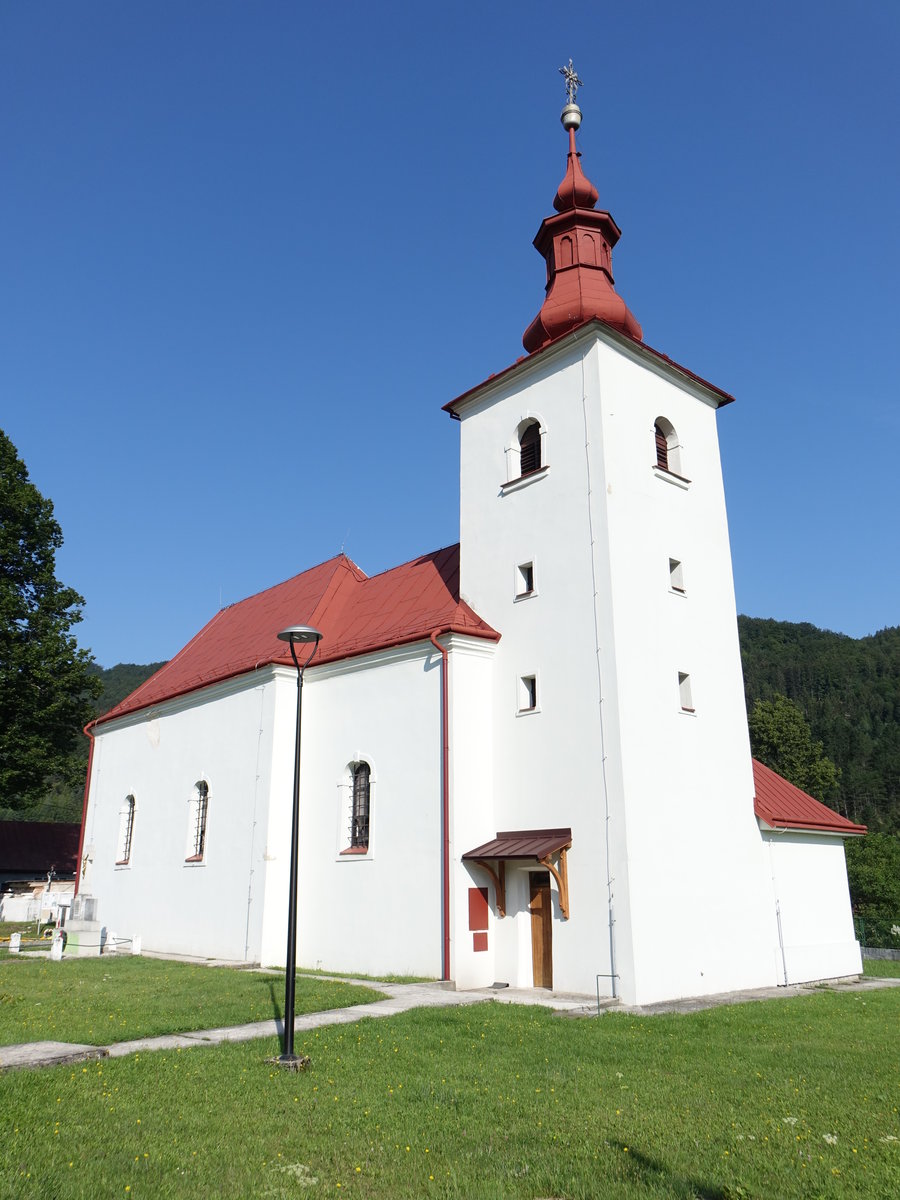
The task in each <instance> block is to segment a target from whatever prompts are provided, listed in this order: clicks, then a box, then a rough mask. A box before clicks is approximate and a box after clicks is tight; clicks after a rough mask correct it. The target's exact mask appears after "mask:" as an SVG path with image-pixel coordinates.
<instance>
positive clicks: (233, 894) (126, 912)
mask: <svg viewBox="0 0 900 1200" xmlns="http://www.w3.org/2000/svg"><path fill="white" fill-rule="evenodd" d="M267 676H268V677H267V681H248V680H247V679H246V678H244V679H242V680H240V681H230V682H228V683H225V684H221V685H218V686H216V687H213V688H207V689H204V690H203V691H201V692H197V693H194V694H193V695H192V696H190V697H188V698H185V699H182V700H174V701H170V702H169V703H167V704H164V705H161V706H160V707H158V708H156V709H153V710H151V711H149V712H143V713H138V714H135V715H134V716H131V717H124V718H122V719H121V720H119V721H115V722H110V723H109V724H108V725H105V726H102V727H101V730H100V731H99V732H98V734H97V736H96V745H95V748H94V756H93V764H92V771H91V786H90V796H89V802H88V810H87V819H86V825H85V839H84V840H85V847H86V850H87V852H88V853H89V858H90V860H91V861H90V863H89V866H88V871H87V874H86V875H85V877H84V878H83V879H82V882H81V886H80V891H81V892H82V893H85V894H90V895H93V896H96V897H97V899H98V901H99V907H98V919H99V920H100V921H102V923H103V924H104V925H105V926H106V927H107V928H108V929H110V930H114V931H115V932H116V933H118V934H119V935H120V936H123V937H125V936H127V937H130V936H132V935H135V934H137V935H140V936H141V937H142V939H143V945H144V947H145V949H148V950H154V951H159V952H162V953H171V954H188V955H190V954H200V955H204V956H210V957H221V958H227V959H232V960H236V961H250V962H253V961H256V960H258V958H259V953H260V921H261V915H262V891H263V885H264V879H265V875H264V862H263V851H264V843H265V838H264V833H265V826H266V820H267V814H266V809H267V805H268V788H269V780H268V766H267V764H268V759H269V755H270V751H269V745H268V736H269V735H268V733H267V730H268V729H269V728H270V727H271V710H272V702H273V686H274V685H273V683H272V680H271V676H270V675H268V673H267ZM200 780H205V781H206V782H207V783H208V786H209V801H208V814H207V828H206V843H205V847H204V853H203V860H202V862H197V863H188V862H186V861H185V860H186V858H187V857H188V855H189V852H190V850H189V847H188V838H189V830H188V823H189V807H190V799H191V795H192V792H193V789H194V785H195V783H197V782H198V781H200ZM129 795H132V796H134V801H135V807H134V824H133V831H132V844H131V855H130V859H129V862H128V863H127V865H120V866H117V865H116V860H117V857H118V856H119V853H120V852H121V851H120V847H119V846H118V839H119V825H120V821H119V810H120V808H121V806H122V803H123V801H124V799H125V797H127V796H129Z"/></svg>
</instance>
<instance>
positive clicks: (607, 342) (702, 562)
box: [80, 102, 864, 1003]
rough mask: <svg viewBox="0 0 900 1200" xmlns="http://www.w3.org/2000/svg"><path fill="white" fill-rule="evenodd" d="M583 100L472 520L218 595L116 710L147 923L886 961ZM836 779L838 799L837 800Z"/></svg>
mask: <svg viewBox="0 0 900 1200" xmlns="http://www.w3.org/2000/svg"><path fill="white" fill-rule="evenodd" d="M580 119H581V114H580V111H579V110H578V108H577V105H575V104H574V103H573V102H572V103H570V104H568V105H567V106H566V108H565V109H564V110H563V123H564V125H565V127H566V129H567V131H568V135H569V153H568V160H567V169H566V175H565V178H564V179H563V182H562V183H561V184H560V187H559V189H558V191H557V194H556V197H555V199H554V208H555V210H556V212H555V215H553V216H551V217H548V218H547V219H546V220H545V221H544V222H543V223H542V225H541V228H540V230H539V232H538V234H537V237H536V238H535V246H536V247H537V249H538V250H539V252H540V253H541V254H542V255H543V257H544V258H545V260H546V264H547V289H546V298H545V300H544V303H543V306H542V308H541V310H540V312H539V314H538V315H537V316H536V317H535V319H534V321H533V322H532V324H531V325H530V326H529V328H528V330H527V331H526V334H525V337H524V343H525V348H526V351H527V354H526V356H525V357H524V358H523V359H521V360H519V361H518V362H516V363H515V364H514V365H513V366H511V367H509V368H508V369H507V370H505V371H503V372H501V373H500V374H498V375H495V376H492V377H491V378H489V379H488V380H486V381H485V382H484V383H482V384H480V385H479V386H478V387H475V388H473V389H472V390H470V391H468V392H466V393H465V394H464V395H462V396H460V397H458V398H457V399H456V400H453V401H452V402H451V403H449V404H448V405H447V406H446V408H447V411H448V412H449V414H450V416H451V417H453V418H455V420H456V421H457V422H458V424H459V431H460V439H461V441H460V542H459V544H458V545H456V546H452V547H448V548H446V549H443V550H439V551H436V552H434V553H431V554H427V555H424V556H422V557H421V558H418V559H416V560H414V561H413V562H409V563H405V564H403V565H402V566H399V567H396V568H394V569H393V570H390V571H387V572H384V573H383V574H381V575H376V576H373V577H371V578H370V577H368V576H366V575H365V573H364V572H363V571H362V570H360V568H359V567H358V566H356V564H354V563H353V562H351V561H350V560H349V559H348V558H346V557H345V556H343V555H340V556H338V557H336V558H333V559H331V560H329V561H328V562H325V563H322V564H320V565H319V566H316V567H313V568H311V569H310V570H307V571H304V572H303V573H302V574H300V575H297V576H295V577H294V578H292V579H289V580H287V581H286V582H284V583H281V584H278V585H277V586H275V587H272V588H270V589H268V590H267V591H264V592H261V593H259V594H258V595H256V596H252V597H250V598H249V599H247V600H244V601H242V602H241V603H239V604H235V605H233V606H231V607H230V608H227V609H224V610H222V611H221V612H219V613H217V614H216V615H215V616H214V617H213V618H212V620H211V621H210V622H209V623H208V624H207V625H206V626H205V627H204V628H203V629H202V630H201V631H200V632H199V633H198V634H197V635H196V637H194V638H193V640H192V641H190V642H189V643H188V644H187V645H186V646H185V647H184V649H183V650H181V651H180V653H179V654H177V655H176V656H175V657H174V658H173V659H172V660H171V662H169V663H168V664H166V666H164V667H163V668H162V669H161V670H160V671H158V672H157V673H156V674H155V675H154V676H152V677H151V678H150V679H149V680H148V681H147V682H146V683H145V684H143V685H142V686H141V687H140V688H138V689H137V691H135V692H134V693H133V694H132V695H131V696H129V697H128V698H127V699H126V700H125V701H123V702H122V703H121V704H120V705H118V706H117V707H116V708H115V709H113V710H112V711H111V712H109V713H107V714H106V715H105V716H104V717H102V718H101V719H100V720H98V721H97V722H95V723H94V724H93V726H92V727H90V728H89V732H90V733H91V735H92V739H93V741H92V753H91V763H90V767H89V772H88V784H87V789H86V798H85V814H84V823H83V830H82V847H81V851H80V857H81V864H82V865H81V877H80V889H81V891H82V892H84V893H89V894H90V895H92V896H93V897H95V898H96V900H97V914H98V917H99V919H100V920H101V921H102V922H103V923H104V924H105V925H107V926H111V927H114V928H115V929H116V930H117V931H118V932H119V933H120V935H122V934H125V933H128V934H131V933H134V934H139V935H141V936H142V940H143V945H144V947H145V948H146V949H150V950H157V951H161V952H166V953H171V954H179V953H180V954H192V955H196V954H199V955H207V956H210V957H217V958H224V959H231V960H235V961H241V962H262V963H263V964H277V963H283V962H284V956H285V940H286V931H287V920H286V912H287V894H288V875H289V849H290V843H291V837H290V834H291V831H290V824H291V802H292V795H293V765H294V735H295V716H296V702H297V690H296V672H295V668H294V665H293V662H292V660H291V658H290V654H289V651H288V647H286V646H285V644H284V643H283V642H282V641H279V639H278V636H277V635H278V632H279V631H280V630H282V629H284V628H285V627H286V626H292V625H297V624H307V625H311V626H314V627H316V628H317V629H319V630H321V632H322V634H323V637H322V641H321V643H320V645H319V647H318V650H317V652H316V655H315V658H314V659H313V662H312V664H311V665H310V666H309V668H308V669H307V671H306V675H305V684H304V693H303V695H304V700H303V746H302V773H301V797H300V822H299V830H300V832H299V844H300V853H299V923H298V940H297V958H298V962H299V964H300V965H302V966H305V967H310V968H323V969H328V970H335V971H349V972H361V973H366V974H374V975H377V974H384V973H389V972H391V973H403V974H415V975H424V976H433V977H440V978H445V979H450V980H453V981H455V982H456V984H457V986H460V987H478V986H489V985H490V984H492V983H494V982H500V983H504V982H505V983H508V984H510V985H512V986H516V987H536V988H553V989H556V990H566V991H573V992H581V993H589V994H594V993H595V992H597V991H599V994H600V995H605V996H610V995H615V996H619V997H621V998H622V999H624V1000H625V1001H627V1002H631V1003H651V1002H654V1001H660V1000H665V999H670V998H673V997H680V996H695V995H703V994H710V993H716V992H727V991H733V990H738V989H742V988H749V987H754V986H764V985H769V986H774V985H775V984H779V983H785V982H796V981H799V980H807V979H817V978H828V977H833V976H841V975H847V974H853V973H856V972H859V971H860V970H861V959H860V950H859V946H858V944H857V942H856V940H855V937H854V932H853V924H852V919H851V916H850V903H849V895H848V891H847V877H846V867H845V865H844V856H843V838H845V837H847V836H854V835H856V834H859V833H862V832H864V830H863V829H862V827H860V826H856V825H852V824H851V823H850V822H849V821H846V820H844V818H842V817H840V816H839V815H838V814H836V813H833V812H831V810H830V809H827V808H825V807H824V806H823V805H820V804H818V803H817V802H816V801H814V800H812V798H811V797H806V796H804V794H803V793H801V792H798V790H797V789H793V788H791V785H789V784H786V783H785V781H783V780H781V779H779V777H778V776H777V775H774V773H773V772H771V771H768V769H767V768H765V767H761V766H760V765H759V764H755V765H754V764H753V763H752V761H751V756H750V746H749V738H748V732H747V715H746V710H745V702H744V689H743V680H742V673H741V661H740V652H739V646H738V633H737V620H736V612H735V599H734V585H733V580H732V568H731V552H730V547H729V540H728V526H727V520H726V512H725V496H724V489H723V482H722V470H721V464H720V460H719V445H718V436H717V428H716V419H717V416H716V414H717V412H718V409H719V408H721V407H722V406H723V405H726V404H728V403H729V402H730V401H731V399H732V397H730V396H729V395H728V394H727V393H725V392H723V391H722V390H721V389H719V388H717V387H715V386H714V385H712V384H710V383H708V382H706V381H705V380H703V379H700V378H699V377H698V376H696V375H695V374H693V373H692V372H691V371H689V370H687V369H686V368H685V367H682V366H679V365H678V364H677V363H675V362H673V361H672V360H671V359H669V358H667V357H666V356H665V355H663V354H661V353H659V352H658V351H655V350H653V349H651V348H650V347H649V346H647V345H646V343H645V342H644V341H643V339H642V331H641V328H640V326H639V325H638V323H637V321H636V319H635V318H634V316H633V315H632V313H631V312H630V311H629V309H628V308H627V307H626V305H625V303H624V301H623V300H622V299H621V297H620V296H619V295H618V294H617V292H616V291H615V287H614V283H613V276H612V249H613V247H614V246H615V244H616V242H617V240H618V238H619V229H618V227H617V226H616V224H615V222H614V221H613V219H612V217H611V216H610V215H609V213H607V212H604V211H602V210H599V209H597V208H596V204H597V200H598V196H597V192H596V190H595V189H594V187H593V185H592V184H591V183H590V182H589V181H588V180H587V179H586V177H585V176H584V174H583V172H582V169H581V165H580V162H579V155H578V152H577V150H576V148H575V131H576V129H577V128H578V125H579V123H580ZM810 806H813V807H810Z"/></svg>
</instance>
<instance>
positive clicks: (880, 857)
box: [845, 833, 900, 948]
mask: <svg viewBox="0 0 900 1200" xmlns="http://www.w3.org/2000/svg"><path fill="white" fill-rule="evenodd" d="M845 850H846V854H847V877H848V879H849V882H850V895H851V896H852V898H853V912H854V915H855V916H857V917H860V918H861V919H862V921H863V924H864V926H865V930H864V936H865V944H866V945H867V946H887V947H894V948H896V947H897V946H900V837H898V836H897V835H896V834H889V833H869V834H866V836H865V837H863V838H848V840H847V842H846V844H845Z"/></svg>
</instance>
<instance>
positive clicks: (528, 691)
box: [519, 675, 537, 712]
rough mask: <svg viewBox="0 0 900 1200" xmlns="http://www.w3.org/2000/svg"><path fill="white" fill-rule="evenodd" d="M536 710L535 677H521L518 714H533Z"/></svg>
mask: <svg viewBox="0 0 900 1200" xmlns="http://www.w3.org/2000/svg"><path fill="white" fill-rule="evenodd" d="M536 708H537V676H535V675H522V676H521V677H520V679H519V712H534V711H535V709H536Z"/></svg>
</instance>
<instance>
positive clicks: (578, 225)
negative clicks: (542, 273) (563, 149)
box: [522, 61, 643, 354]
mask: <svg viewBox="0 0 900 1200" xmlns="http://www.w3.org/2000/svg"><path fill="white" fill-rule="evenodd" d="M560 70H561V71H562V73H563V74H565V75H566V83H567V87H568V91H569V103H568V104H567V105H566V106H565V108H564V109H563V110H562V115H561V117H560V120H561V121H562V124H563V128H564V129H566V130H567V131H568V134H569V155H568V160H567V162H566V173H565V176H564V177H563V181H562V183H561V184H560V185H559V187H558V189H557V191H556V195H555V196H554V198H553V207H554V208H555V209H556V215H555V216H552V217H547V218H545V220H544V221H543V222H542V223H541V227H540V229H539V230H538V232H537V236H536V237H535V239H534V246H535V249H536V250H537V251H538V253H539V254H541V255H542V256H543V258H544V259H545V261H546V263H547V289H546V291H547V294H546V298H545V300H544V303H543V304H542V305H541V311H540V312H539V313H538V315H537V316H536V317H535V318H534V320H533V321H532V322H531V324H530V325H529V326H528V328H527V329H526V330H525V334H524V336H523V338H522V344H523V345H524V347H525V349H526V350H527V351H528V353H529V354H531V353H533V352H534V351H535V350H540V348H541V347H542V346H545V345H546V344H547V343H548V342H551V341H553V340H554V338H558V337H562V336H563V334H565V333H568V332H569V331H570V330H571V329H574V328H575V327H576V326H578V325H581V324H583V323H584V322H585V321H590V320H591V319H592V318H594V317H596V318H599V320H601V321H605V322H606V323H607V324H608V325H612V326H613V328H614V329H618V330H620V331H621V332H622V333H625V334H627V335H628V336H629V337H633V338H636V339H637V340H638V341H640V340H641V339H642V337H643V334H642V331H641V327H640V325H639V324H638V322H637V320H636V319H635V317H634V315H633V313H632V312H631V310H630V309H629V308H628V306H627V305H626V303H625V301H624V300H623V299H622V297H621V296H620V295H619V294H618V292H617V291H616V289H615V281H614V279H613V274H612V249H613V246H615V244H616V242H618V240H619V238H620V236H621V230H620V229H619V227H618V225H617V224H616V223H615V221H614V220H613V219H612V217H611V216H610V215H609V213H608V212H605V211H603V210H602V209H596V208H595V207H594V206H595V205H596V203H597V200H598V199H599V193H598V192H597V189H596V188H595V187H594V185H593V184H592V183H591V181H590V180H589V179H588V178H587V176H586V175H585V174H584V172H583V171H582V169H581V162H580V159H581V155H580V154H579V153H578V151H577V149H576V148H575V131H576V129H578V127H579V126H580V124H581V109H580V108H579V107H578V105H577V104H576V103H575V96H574V92H575V86H577V84H580V82H581V81H580V80H579V79H578V77H577V76H576V75H575V73H574V70H573V69H572V64H571V61H570V63H569V66H568V68H565V67H562V68H560ZM573 80H575V81H577V83H576V84H575V85H573V82H572V81H573Z"/></svg>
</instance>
